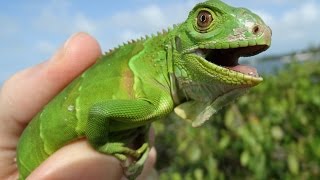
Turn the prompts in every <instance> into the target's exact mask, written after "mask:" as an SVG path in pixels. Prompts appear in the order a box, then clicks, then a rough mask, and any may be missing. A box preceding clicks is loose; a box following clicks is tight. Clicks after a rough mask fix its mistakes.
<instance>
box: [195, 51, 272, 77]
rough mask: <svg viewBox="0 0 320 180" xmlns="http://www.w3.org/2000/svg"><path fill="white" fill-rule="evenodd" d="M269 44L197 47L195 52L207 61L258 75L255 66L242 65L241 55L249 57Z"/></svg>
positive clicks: (243, 72) (251, 74) (247, 73)
mask: <svg viewBox="0 0 320 180" xmlns="http://www.w3.org/2000/svg"><path fill="white" fill-rule="evenodd" d="M268 48H269V46H267V45H255V46H248V47H239V48H230V49H201V48H199V49H197V50H196V51H195V53H196V54H197V55H199V56H201V57H203V58H205V59H206V60H207V61H209V62H211V63H214V64H216V65H218V66H222V67H225V68H228V69H230V70H233V71H236V72H240V73H242V74H246V75H250V76H254V77H258V76H259V75H258V73H257V70H256V69H255V68H254V67H250V66H246V65H240V64H239V58H240V57H249V56H254V55H257V54H259V53H261V52H263V51H265V50H267V49H268Z"/></svg>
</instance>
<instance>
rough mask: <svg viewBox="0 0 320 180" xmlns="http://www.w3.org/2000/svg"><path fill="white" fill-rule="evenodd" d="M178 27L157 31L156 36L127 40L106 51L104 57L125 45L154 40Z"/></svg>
mask: <svg viewBox="0 0 320 180" xmlns="http://www.w3.org/2000/svg"><path fill="white" fill-rule="evenodd" d="M177 26H178V25H176V24H174V25H173V26H172V27H168V28H167V29H162V31H161V32H160V31H158V32H157V34H151V36H150V35H145V36H141V37H140V38H139V39H131V40H128V41H127V42H124V43H122V44H119V45H118V46H117V47H114V48H112V49H109V50H108V51H106V52H105V53H104V55H108V54H111V53H112V52H114V51H115V50H117V49H119V48H121V47H123V46H126V45H129V44H133V43H139V42H142V41H145V40H147V39H150V38H154V37H157V36H161V35H165V34H167V33H169V32H170V31H172V30H173V29H175V28H176V27H177Z"/></svg>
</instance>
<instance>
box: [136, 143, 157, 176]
mask: <svg viewBox="0 0 320 180" xmlns="http://www.w3.org/2000/svg"><path fill="white" fill-rule="evenodd" d="M156 160H157V151H156V149H155V148H154V147H152V148H151V150H150V152H149V156H148V159H147V161H146V163H145V164H144V166H143V170H142V172H141V175H140V176H138V178H137V179H138V180H143V179H157V178H156V174H154V172H155V170H154V165H155V163H156Z"/></svg>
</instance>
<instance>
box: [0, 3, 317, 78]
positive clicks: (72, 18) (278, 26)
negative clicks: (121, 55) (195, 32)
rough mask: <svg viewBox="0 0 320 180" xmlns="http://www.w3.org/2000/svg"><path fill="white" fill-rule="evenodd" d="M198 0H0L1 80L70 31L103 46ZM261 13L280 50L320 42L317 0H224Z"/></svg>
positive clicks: (155, 26) (153, 27) (163, 23)
mask: <svg viewBox="0 0 320 180" xmlns="http://www.w3.org/2000/svg"><path fill="white" fill-rule="evenodd" d="M197 2H200V0H174V1H172V0H122V1H90V3H89V1H86V0H47V1H41V0H28V1H18V0H12V1H0V24H1V25H0V84H1V82H3V81H4V80H5V79H7V78H8V77H9V76H10V75H12V74H13V73H15V72H17V71H18V70H21V69H24V68H26V67H28V66H32V65H34V64H38V63H40V62H42V61H44V60H46V59H48V58H49V57H50V56H51V55H52V54H53V52H54V51H55V50H56V49H57V48H58V47H59V46H60V45H61V44H62V43H63V42H64V41H65V40H66V39H67V38H68V37H69V36H70V35H72V34H73V33H75V32H78V31H85V32H88V33H90V34H92V35H93V36H94V37H95V38H96V39H97V40H98V41H99V42H100V44H101V46H102V49H103V50H104V51H106V50H108V49H109V48H112V47H114V46H116V45H117V44H119V43H122V42H124V41H127V40H129V39H132V38H133V39H135V38H139V37H140V36H142V35H145V34H151V33H154V32H156V31H159V30H161V29H163V28H167V27H168V26H171V25H172V24H174V23H179V22H181V21H183V20H184V19H185V18H186V16H187V14H188V11H189V10H190V9H191V8H192V7H193V5H194V4H196V3H197ZM225 2H226V3H228V4H231V5H234V6H241V7H246V8H248V9H250V10H252V11H254V12H255V13H257V14H259V15H260V16H261V17H262V18H263V19H264V20H265V22H266V23H267V24H268V25H269V26H271V28H272V30H273V44H272V47H271V48H270V49H269V50H268V51H267V52H265V53H264V54H263V55H269V54H279V53H284V52H290V51H292V50H299V49H303V48H306V47H309V46H311V45H319V44H320V36H319V35H320V21H319V20H317V19H319V18H320V11H319V9H320V2H319V1H318V0H304V1H301V0H225Z"/></svg>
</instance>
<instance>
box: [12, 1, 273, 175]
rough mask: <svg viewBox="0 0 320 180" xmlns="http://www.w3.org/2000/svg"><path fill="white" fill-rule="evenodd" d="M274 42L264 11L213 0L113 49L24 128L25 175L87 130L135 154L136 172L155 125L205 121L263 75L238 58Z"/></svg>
mask: <svg viewBox="0 0 320 180" xmlns="http://www.w3.org/2000/svg"><path fill="white" fill-rule="evenodd" d="M270 41H271V31H270V29H269V27H268V26H266V25H265V24H264V23H263V21H262V20H261V19H260V18H259V17H258V16H257V15H255V14H253V13H251V12H250V11H248V10H246V9H243V8H233V7H231V6H228V5H226V4H224V3H222V2H220V1H219V0H210V1H207V2H204V3H200V4H198V5H197V6H195V8H194V9H193V10H192V11H191V12H190V14H189V17H188V19H187V20H186V21H185V22H184V23H182V24H180V25H178V26H175V27H174V28H173V29H170V30H168V31H167V32H163V33H160V34H158V35H156V36H152V37H150V38H143V39H141V40H137V41H133V42H130V43H127V44H125V45H122V46H120V47H118V48H116V49H114V50H112V51H110V52H109V53H107V54H105V55H103V56H102V57H101V58H100V59H99V60H98V61H97V63H96V64H95V65H93V66H92V67H91V68H89V69H88V70H87V71H85V72H84V73H83V74H82V75H81V76H80V77H78V78H77V79H75V80H74V81H73V82H72V83H71V84H69V85H68V86H67V87H66V88H65V89H64V90H63V91H62V92H61V93H60V94H59V95H58V96H56V97H55V98H54V99H53V100H52V101H51V102H50V103H48V104H47V105H46V106H45V107H44V109H43V111H42V112H39V113H38V114H37V115H36V117H34V119H33V120H32V121H31V123H30V124H29V125H28V127H27V128H26V129H25V131H24V132H23V134H22V136H21V139H20V142H19V145H18V156H17V162H18V167H19V172H20V178H21V179H25V178H26V177H27V176H28V175H29V174H30V173H31V172H32V171H33V170H34V169H35V168H36V167H38V166H39V165H40V164H41V163H42V162H43V161H44V160H45V159H47V158H48V157H49V156H50V155H51V154H52V153H54V152H55V151H56V150H58V149H59V148H61V147H62V146H64V145H65V144H66V143H68V142H70V141H72V140H75V139H77V138H81V137H86V138H87V140H88V141H89V143H90V144H91V145H92V146H93V147H94V148H95V149H96V150H98V151H99V152H101V153H105V154H110V155H114V156H115V157H117V158H118V159H119V160H121V161H122V162H125V161H126V160H127V158H128V157H131V158H133V159H134V160H136V161H134V162H133V163H131V164H130V165H129V166H128V167H125V170H126V174H127V176H128V177H129V178H135V177H136V176H137V175H139V173H140V171H141V169H142V167H143V163H144V161H145V159H146V157H147V154H148V151H149V147H148V141H147V137H146V134H147V132H148V127H149V124H150V123H151V122H152V121H155V120H158V119H161V118H163V117H166V116H167V115H168V114H169V113H171V112H172V111H175V112H176V114H177V115H178V116H180V117H181V118H183V119H188V120H191V121H192V124H193V126H198V125H201V124H202V123H203V122H204V121H206V120H208V119H209V118H210V117H211V116H212V115H213V114H214V113H215V112H216V111H217V110H218V109H219V108H221V107H222V106H224V105H225V104H227V103H228V102H230V101H232V100H234V99H235V98H236V97H238V96H240V95H242V94H243V93H244V92H245V91H246V89H248V88H249V87H252V86H255V85H257V84H258V83H259V82H261V81H262V78H260V77H258V75H257V73H256V71H255V69H254V68H251V67H247V66H242V65H238V58H239V57H240V56H249V55H255V54H258V53H260V52H262V51H264V50H266V49H267V48H268V47H269V45H270ZM124 164H125V163H124Z"/></svg>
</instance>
